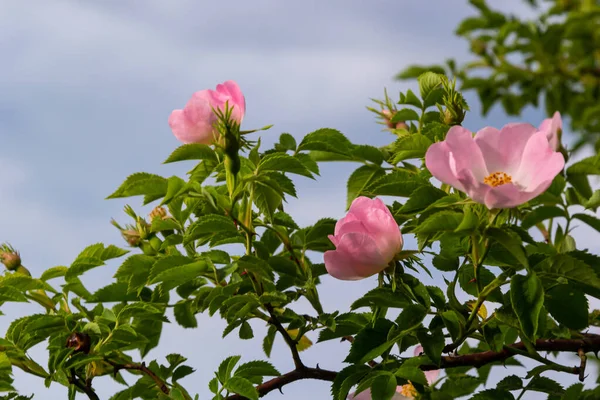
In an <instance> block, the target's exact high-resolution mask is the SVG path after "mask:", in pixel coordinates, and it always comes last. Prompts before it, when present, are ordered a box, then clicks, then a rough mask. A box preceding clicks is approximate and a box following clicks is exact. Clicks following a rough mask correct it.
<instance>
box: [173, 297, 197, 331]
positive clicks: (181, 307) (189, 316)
mask: <svg viewBox="0 0 600 400" xmlns="http://www.w3.org/2000/svg"><path fill="white" fill-rule="evenodd" d="M173 314H174V315H175V320H176V321H177V323H178V324H179V325H181V326H182V327H184V328H196V327H198V320H197V319H196V315H195V314H194V312H193V310H192V302H191V301H179V302H177V304H175V307H174V308H173Z"/></svg>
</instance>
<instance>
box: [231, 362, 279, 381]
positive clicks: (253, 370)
mask: <svg viewBox="0 0 600 400" xmlns="http://www.w3.org/2000/svg"><path fill="white" fill-rule="evenodd" d="M234 375H235V376H241V377H242V378H252V377H254V376H279V375H281V373H280V372H279V371H277V369H276V368H275V367H273V365H271V363H269V362H267V361H262V360H259V361H250V362H247V363H245V364H242V365H240V366H239V367H238V369H237V370H236V371H235V374H234Z"/></svg>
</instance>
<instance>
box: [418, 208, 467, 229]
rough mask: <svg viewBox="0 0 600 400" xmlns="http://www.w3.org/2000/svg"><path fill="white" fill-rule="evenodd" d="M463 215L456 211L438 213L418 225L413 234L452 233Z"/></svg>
mask: <svg viewBox="0 0 600 400" xmlns="http://www.w3.org/2000/svg"><path fill="white" fill-rule="evenodd" d="M462 219H463V214H462V213H460V212H457V211H440V212H437V213H435V214H432V215H430V216H429V217H428V218H427V219H425V221H422V222H420V223H419V225H418V226H417V227H416V228H415V230H414V232H415V233H420V234H431V233H438V232H447V231H454V230H455V229H456V228H458V226H459V225H460V223H461V222H462Z"/></svg>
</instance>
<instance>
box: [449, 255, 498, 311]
mask: <svg viewBox="0 0 600 400" xmlns="http://www.w3.org/2000/svg"><path fill="white" fill-rule="evenodd" d="M479 268H480V270H479V280H480V283H481V287H486V286H487V285H489V284H490V283H491V282H492V281H493V280H494V279H495V278H496V276H495V275H494V274H493V273H492V272H490V270H489V269H487V268H485V267H483V266H480V267H479ZM458 283H459V285H460V288H461V289H462V290H464V291H465V292H467V293H468V294H470V295H471V296H473V297H478V292H477V282H475V269H474V268H473V265H472V264H465V265H463V266H462V267H461V268H460V269H459V270H458ZM487 300H489V301H493V302H496V303H503V302H504V300H503V298H502V292H501V291H500V288H498V289H496V290H494V291H493V292H492V293H491V294H490V295H489V296H488V297H487Z"/></svg>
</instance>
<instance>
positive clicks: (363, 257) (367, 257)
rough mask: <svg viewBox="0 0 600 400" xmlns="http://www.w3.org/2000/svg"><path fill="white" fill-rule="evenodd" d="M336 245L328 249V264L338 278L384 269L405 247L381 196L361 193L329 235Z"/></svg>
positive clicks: (331, 273) (356, 277)
mask: <svg viewBox="0 0 600 400" xmlns="http://www.w3.org/2000/svg"><path fill="white" fill-rule="evenodd" d="M329 240H331V241H332V242H333V244H334V245H335V247H336V249H335V250H330V251H326V252H325V255H324V258H325V268H327V272H329V275H331V276H333V277H334V278H337V279H343V280H358V279H363V278H367V277H369V276H371V275H374V274H376V273H378V272H381V271H383V270H384V269H385V268H386V267H387V266H388V264H389V263H390V261H392V259H393V258H394V256H395V255H396V254H397V253H398V252H400V250H402V234H401V233H400V228H399V227H398V224H397V223H396V221H395V220H394V217H393V216H392V213H391V212H390V210H388V208H387V207H386V206H385V204H383V201H381V200H380V199H369V198H367V197H358V198H356V199H355V200H354V201H353V202H352V205H351V206H350V210H349V211H348V214H347V215H346V216H345V217H344V218H342V219H340V220H339V221H338V222H337V224H335V232H334V234H333V235H329Z"/></svg>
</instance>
